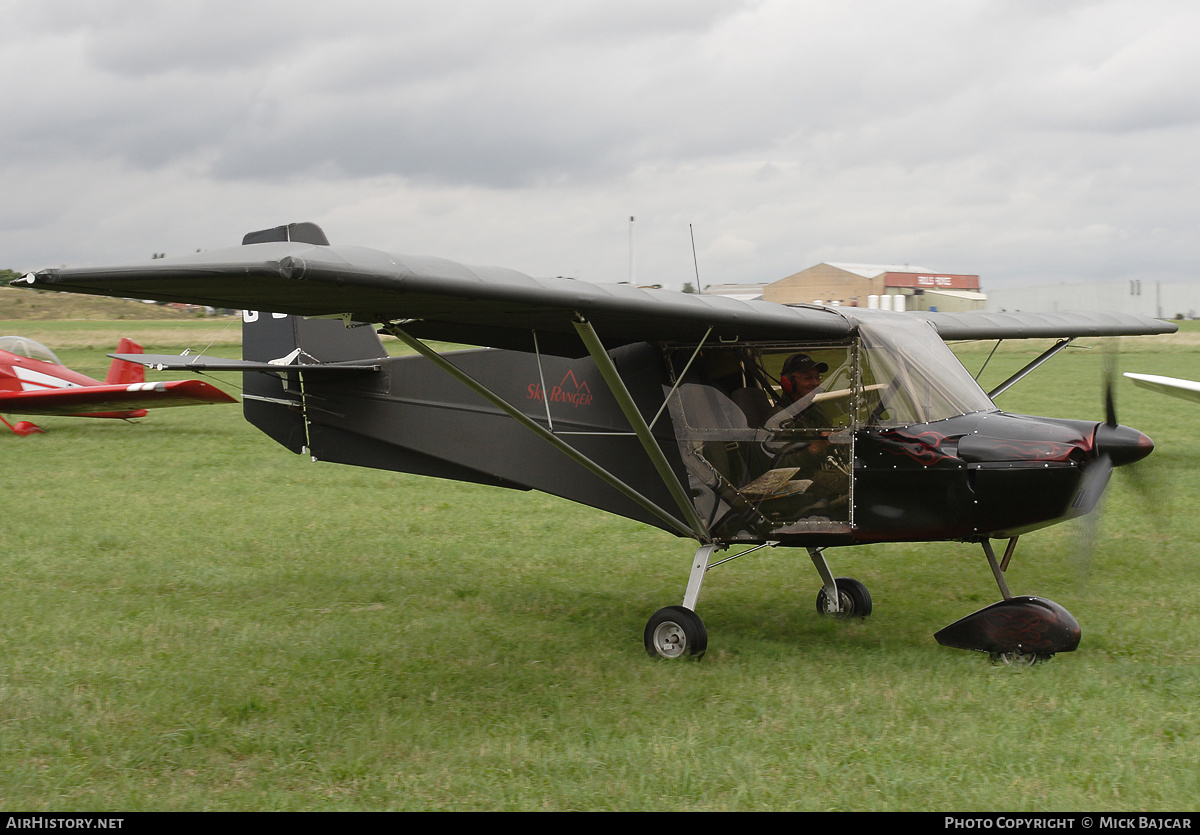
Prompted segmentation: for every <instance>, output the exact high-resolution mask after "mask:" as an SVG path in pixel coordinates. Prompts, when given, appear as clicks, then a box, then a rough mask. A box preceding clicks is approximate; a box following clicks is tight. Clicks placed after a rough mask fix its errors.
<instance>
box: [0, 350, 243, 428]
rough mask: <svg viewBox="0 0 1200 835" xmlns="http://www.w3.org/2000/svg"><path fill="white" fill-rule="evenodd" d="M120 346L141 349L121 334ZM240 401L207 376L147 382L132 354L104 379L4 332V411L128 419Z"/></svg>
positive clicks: (0, 366)
mask: <svg viewBox="0 0 1200 835" xmlns="http://www.w3.org/2000/svg"><path fill="white" fill-rule="evenodd" d="M117 351H118V352H120V353H121V354H123V355H125V356H133V355H134V354H140V353H141V351H142V349H141V346H140V345H137V344H135V343H134V342H131V341H130V340H128V339H122V340H121V341H120V342H119V343H118V344H117ZM236 402H237V401H236V400H234V399H233V398H232V397H230V396H229V395H227V394H225V392H223V391H221V390H220V389H218V388H217V387H216V386H213V385H210V384H208V383H206V382H204V381H203V380H176V381H172V382H161V383H148V382H146V376H145V370H144V368H143V367H142V365H140V364H138V363H137V362H136V361H129V360H119V359H114V360H113V362H112V365H111V366H109V369H108V376H107V377H105V379H104V382H103V383H102V382H100V381H99V380H93V379H92V378H91V377H88V376H85V375H83V374H80V373H79V372H77V371H72V370H71V369H69V368H67V367H66V366H65V365H63V364H62V361H61V360H59V358H58V357H57V356H55V354H54V352H53V351H51V350H50V349H49V348H47V347H46V346H45V345H43V344H41V343H40V342H35V341H34V340H32V339H27V338H26V337H24V336H0V412H7V413H16V414H21V415H70V416H75V417H96V418H121V419H124V420H128V419H130V418H140V417H145V415H146V410H147V409H161V408H164V407H167V406H199V405H203V404H205V403H236ZM0 423H3V424H4V425H5V426H7V427H8V428H9V429H11V430H12V431H13V432H15V433H16V434H18V435H31V434H33V433H35V432H44V431H45V430H43V429H42V428H41V427H39V426H37V425H35V424H33V423H30V422H29V421H27V420H21V421H17V422H16V423H15V424H14V423H9V422H8V421H7V420H5V419H4V418H2V417H0Z"/></svg>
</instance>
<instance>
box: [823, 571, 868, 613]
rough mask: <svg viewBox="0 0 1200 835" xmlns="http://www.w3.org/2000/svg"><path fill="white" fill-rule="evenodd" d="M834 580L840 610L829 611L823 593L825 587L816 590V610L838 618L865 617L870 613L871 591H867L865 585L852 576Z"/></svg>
mask: <svg viewBox="0 0 1200 835" xmlns="http://www.w3.org/2000/svg"><path fill="white" fill-rule="evenodd" d="M834 582H836V583H837V589H838V597H839V598H840V602H841V607H840V608H841V611H840V612H830V611H829V609H828V607H827V606H826V602H827V600H828V598H827V596H826V594H825V587H824V586H822V587H821V590H820V591H819V592H817V612H818V613H820V614H822V615H827V616H829V617H833V618H838V619H839V620H842V619H844V618H865V617H868V616H869V615H870V614H871V593H870V592H869V591H867V587H866V586H864V585H863V584H862V583H860V582H858V580H855V579H854V578H853V577H838V578H837V579H836V580H835V581H834Z"/></svg>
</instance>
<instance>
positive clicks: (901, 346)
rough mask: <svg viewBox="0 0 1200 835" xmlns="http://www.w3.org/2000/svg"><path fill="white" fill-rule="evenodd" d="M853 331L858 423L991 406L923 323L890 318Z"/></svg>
mask: <svg viewBox="0 0 1200 835" xmlns="http://www.w3.org/2000/svg"><path fill="white" fill-rule="evenodd" d="M859 335H860V339H861V345H862V385H863V393H864V395H865V396H864V397H863V398H861V400H860V404H859V415H858V421H857V422H858V423H859V424H860V425H882V426H908V425H911V424H914V423H929V422H930V421H934V420H943V419H945V418H949V417H954V416H955V415H965V414H969V413H971V412H982V411H990V410H993V409H995V408H996V407H995V405H994V404H993V403H992V401H991V400H990V399H989V398H988V396H987V394H986V393H984V391H983V389H981V388H980V387H979V384H978V383H977V382H975V379H974V378H973V377H972V376H971V375H970V374H969V373H968V372H967V370H966V369H965V368H963V366H962V363H960V362H959V361H958V358H957V357H955V356H954V352H953V351H951V350H950V349H949V348H948V347H947V346H946V343H945V342H943V341H942V338H941V337H940V336H938V334H937V331H935V330H934V329H933V326H932V325H930V324H929V323H928V322H926V321H924V320H922V319H916V318H913V319H903V318H900V317H893V318H889V319H888V321H887V322H886V323H885V324H884V323H880V324H876V323H869V324H868V323H862V324H860V326H859Z"/></svg>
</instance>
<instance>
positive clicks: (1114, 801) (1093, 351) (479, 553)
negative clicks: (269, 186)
mask: <svg viewBox="0 0 1200 835" xmlns="http://www.w3.org/2000/svg"><path fill="white" fill-rule="evenodd" d="M1184 325H1185V327H1186V328H1187V329H1186V330H1185V331H1184V332H1183V333H1181V334H1180V335H1178V336H1177V337H1170V338H1161V339H1160V338H1155V339H1148V340H1142V341H1138V340H1128V339H1127V340H1123V343H1122V345H1121V354H1120V367H1121V369H1122V370H1127V371H1143V372H1148V373H1161V374H1168V375H1173V376H1182V377H1190V378H1197V377H1200V362H1198V360H1200V344H1198V342H1200V340H1198V339H1197V337H1200V333H1198V332H1197V331H1196V330H1195V329H1194V328H1192V327H1191V323H1184ZM223 327H224V323H213V322H208V321H195V322H191V321H185V322H161V323H159V322H137V323H129V322H125V323H120V322H118V323H102V322H20V323H19V322H0V333H21V334H24V335H27V336H31V337H33V338H36V339H39V340H40V341H43V342H45V343H46V344H48V345H50V346H51V347H52V348H54V349H56V350H58V351H59V353H60V356H61V357H62V358H63V359H64V360H65V361H66V362H67V363H68V364H69V365H71V366H72V367H75V368H77V369H78V370H81V371H84V372H86V373H91V374H92V375H93V376H103V373H104V370H105V368H106V367H107V365H108V360H107V359H106V358H105V357H104V353H105V352H106V351H108V350H112V349H113V347H114V346H115V344H116V340H117V338H118V337H119V336H122V335H131V336H134V337H135V338H137V339H139V340H140V341H141V342H142V344H143V345H144V346H145V347H146V349H147V351H157V350H169V351H178V350H179V349H180V348H182V347H190V348H192V349H193V351H199V350H200V349H202V348H204V347H205V346H206V345H208V344H210V342H211V344H213V345H214V348H213V351H214V352H215V353H219V354H222V355H225V356H236V355H237V352H238V349H237V341H238V327H237V325H236V323H235V324H234V325H233V326H232V328H230V329H229V330H227V331H223V330H222V329H223ZM1044 347H1045V345H1044V344H1040V345H1038V346H1022V348H1020V349H1016V348H1011V347H1009V346H1006V347H1005V350H1003V351H1002V352H999V353H998V354H997V355H996V357H995V358H993V360H992V362H991V364H990V365H989V368H988V371H987V372H986V374H985V376H984V378H983V379H984V384H985V387H986V386H987V385H988V383H989V382H990V383H991V384H993V385H994V384H995V383H996V382H998V381H999V380H1002V379H1004V377H1006V376H1007V375H1008V373H1010V372H1011V370H1012V369H1014V368H1015V367H1018V366H1019V365H1021V364H1022V363H1023V362H1024V361H1026V360H1027V359H1028V358H1029V356H1030V355H1032V353H1036V351H1039V350H1041V349H1042V348H1044ZM989 349H990V346H988V348H982V347H980V346H970V347H967V348H965V349H964V361H965V363H966V364H967V366H968V367H969V368H971V369H972V370H975V369H976V368H978V366H979V364H981V363H982V361H983V359H984V357H986V355H987V354H986V351H987V350H989ZM1102 351H1103V348H1102V347H1101V346H1099V345H1095V346H1093V347H1091V348H1080V349H1071V350H1070V351H1068V352H1066V354H1065V355H1064V356H1060V357H1059V358H1057V359H1055V360H1054V361H1052V362H1051V363H1050V364H1049V365H1047V366H1045V367H1044V368H1043V369H1042V370H1040V371H1039V372H1037V373H1036V374H1035V375H1034V376H1033V377H1032V378H1030V379H1028V380H1026V381H1024V382H1023V383H1021V384H1019V385H1018V386H1017V387H1016V388H1014V389H1012V390H1011V391H1010V392H1008V393H1006V394H1005V395H1003V396H1002V397H1001V398H1000V400H999V405H1000V406H1001V407H1002V408H1005V409H1007V410H1010V411H1014V412H1023V413H1029V414H1044V415H1053V416H1062V417H1079V418H1091V419H1099V418H1101V417H1102V416H1103V407H1102V402H1101V366H1102V362H1101V356H1100V355H1101V353H1102ZM151 376H159V377H161V376H162V375H154V374H153V373H152V374H151ZM236 383H237V379H236V378H224V382H222V383H221V384H222V386H223V388H225V389H226V390H227V391H230V392H231V393H236V391H237V386H236ZM1118 392H1119V398H1118V409H1119V414H1120V418H1121V422H1122V423H1126V424H1129V425H1132V426H1136V427H1138V428H1139V429H1142V430H1143V431H1145V432H1147V433H1148V434H1149V435H1151V436H1152V437H1153V438H1154V440H1155V441H1156V443H1157V445H1158V446H1157V451H1156V452H1155V454H1154V455H1153V456H1151V457H1150V458H1149V459H1148V460H1147V461H1145V462H1143V466H1141V467H1140V469H1139V470H1137V471H1136V472H1134V473H1129V472H1126V471H1125V470H1121V471H1118V472H1117V473H1116V474H1115V476H1114V479H1113V484H1112V486H1111V487H1110V490H1109V493H1108V496H1107V498H1106V501H1105V504H1104V506H1103V508H1102V511H1101V512H1102V516H1101V518H1100V519H1099V520H1098V524H1097V526H1096V532H1095V545H1094V548H1092V549H1091V550H1090V551H1089V550H1088V549H1086V548H1085V547H1084V546H1083V543H1082V539H1083V536H1082V534H1083V533H1084V532H1085V531H1086V528H1087V526H1086V525H1084V524H1081V523H1072V524H1070V525H1062V526H1058V527H1056V528H1053V529H1050V530H1047V531H1043V532H1039V533H1036V534H1033V535H1030V536H1028V537H1026V538H1024V539H1022V542H1021V547H1020V549H1019V550H1018V553H1017V557H1016V558H1015V560H1014V563H1013V565H1012V567H1011V569H1010V571H1009V576H1008V581H1009V584H1010V586H1011V587H1012V589H1013V591H1014V593H1016V594H1035V593H1036V594H1042V595H1045V596H1047V597H1050V598H1052V599H1054V600H1056V601H1058V602H1059V603H1061V604H1063V605H1064V606H1066V607H1067V608H1068V609H1070V610H1071V611H1072V613H1073V614H1074V615H1075V616H1076V617H1077V618H1078V619H1079V621H1080V623H1081V624H1082V627H1083V642H1082V645H1081V646H1080V648H1079V650H1078V651H1077V652H1075V653H1070V654H1064V655H1060V656H1058V657H1056V658H1055V659H1053V660H1052V661H1050V662H1049V663H1047V664H1043V665H1039V666H1037V667H1033V668H1028V669H1012V668H1004V667H995V666H992V665H990V664H989V663H988V661H987V659H986V657H984V656H980V655H977V654H974V653H966V652H962V651H958V650H950V649H946V648H943V647H940V646H938V645H937V644H936V643H935V641H934V640H933V637H932V635H933V632H935V631H936V630H937V629H939V628H941V627H942V626H944V625H946V624H948V623H950V622H951V621H953V620H955V619H957V618H959V617H961V616H963V615H965V614H968V613H969V612H972V611H974V610H975V609H978V608H980V607H981V606H983V605H986V604H987V603H990V602H992V601H993V600H995V599H998V593H997V591H996V588H995V584H994V582H993V580H992V578H991V575H990V572H989V571H988V568H987V565H986V562H985V561H984V559H983V557H982V554H981V551H980V549H979V548H978V546H972V545H963V544H956V543H937V544H924V545H916V546H907V545H887V546H877V547H874V546H873V547H869V548H868V547H864V548H856V549H842V550H834V551H831V552H830V554H829V556H830V561H831V563H832V564H833V566H834V570H835V571H836V572H838V573H839V574H840V575H851V576H855V577H857V578H859V579H861V580H862V581H864V582H865V583H866V584H867V585H868V587H869V588H870V590H871V594H872V596H873V597H874V601H875V613H874V615H873V616H872V617H871V618H870V619H869V620H867V621H865V622H855V623H841V622H830V621H827V620H824V619H821V618H819V617H818V616H817V614H816V612H815V608H814V603H813V601H814V597H815V594H816V591H817V588H818V586H819V581H818V579H817V577H816V573H815V571H814V570H813V568H812V565H811V563H810V562H809V560H808V558H807V556H806V555H805V554H804V553H803V552H797V551H792V550H786V549H779V550H775V551H768V552H766V553H764V554H762V555H761V556H759V555H756V556H753V557H749V558H747V559H745V560H742V561H737V562H734V563H732V564H730V565H728V566H723V567H721V568H719V569H717V570H716V571H714V572H712V573H711V574H710V576H709V578H708V580H707V581H706V584H705V588H704V592H703V594H702V596H701V598H700V603H699V607H698V608H699V612H700V613H701V615H702V616H703V618H704V620H705V623H706V624H707V626H708V629H709V636H710V643H709V647H710V648H709V652H708V654H707V656H705V658H704V659H703V660H702V661H700V662H699V663H688V662H684V663H656V662H652V661H651V660H650V659H648V658H647V657H646V655H645V653H644V651H643V649H642V643H641V634H642V628H643V626H644V624H645V621H646V619H647V618H648V617H649V615H650V614H651V613H652V612H654V611H655V610H656V609H657V608H659V607H660V606H664V605H669V604H673V603H678V602H679V601H680V599H681V598H682V594H683V589H684V585H685V583H686V579H687V572H688V567H689V565H690V560H691V555H692V552H693V550H694V546H693V544H692V543H691V542H690V541H687V540H680V539H676V538H674V537H672V536H669V535H667V534H664V533H662V532H660V531H657V530H654V529H651V528H648V527H646V526H644V525H641V524H638V523H634V522H629V521H627V520H623V519H618V518H614V517H611V516H606V515H604V514H601V513H599V512H597V511H593V510H590V509H587V508H583V507H579V506H576V505H572V504H569V503H566V502H563V501H560V500H558V499H554V498H551V497H547V496H544V495H540V494H532V493H530V494H527V493H515V492H509V491H503V490H499V489H495V488H486V487H479V486H473V485H466V484H458V483H451V482H442V481H435V480H430V479H423V478H419V477H413V476H405V475H401V474H394V473H385V472H380V471H373V470H364V469H356V468H351V467H340V466H336V465H328V464H313V463H310V462H309V461H308V460H307V459H305V458H302V457H299V456H294V455H291V454H289V453H288V452H286V451H285V450H284V449H283V448H281V447H279V446H276V445H275V444H274V443H273V442H271V441H270V440H268V439H267V438H266V437H265V436H262V435H260V434H259V433H257V432H256V431H255V430H253V429H252V428H251V427H250V426H249V425H248V424H246V423H245V422H244V421H243V420H242V419H241V415H240V410H239V409H238V408H237V407H234V406H228V407H216V406H214V407H204V408H194V409H168V410H162V411H159V412H152V413H151V415H150V416H149V418H147V419H146V420H144V421H143V422H141V423H139V424H137V425H131V424H126V423H121V422H115V421H111V422H110V421H98V420H84V419H72V418H39V419H37V422H38V423H39V424H40V425H41V426H43V427H44V428H45V429H47V430H48V432H47V434H45V435H37V436H31V437H28V438H18V437H16V436H13V435H4V436H0V503H2V504H0V513H2V515H0V518H2V519H3V523H4V528H3V530H4V533H3V538H2V540H0V559H2V562H3V565H4V567H5V572H6V573H5V576H6V581H7V582H6V589H7V594H6V595H5V605H4V607H3V609H2V613H0V618H2V621H0V798H2V800H0V806H3V807H4V808H5V809H7V810H9V811H17V810H26V811H51V810H53V811H67V810H120V811H137V810H355V809H365V810H427V809H439V810H543V809H544V810H568V809H580V810H636V809H656V810H753V809H759V810H775V809H781V810H946V811H949V810H955V811H1038V810H1047V811H1073V810H1074V811H1079V810H1086V811H1195V810H1196V809H1197V807H1198V801H1197V798H1200V716H1198V715H1197V711H1196V704H1197V701H1198V699H1200V605H1198V604H1197V601H1198V599H1200V561H1198V560H1197V558H1196V555H1195V553H1194V551H1195V548H1194V543H1195V540H1196V536H1195V533H1194V530H1195V517H1194V516H1193V515H1192V514H1194V513H1196V512H1197V511H1198V510H1200V495H1198V493H1197V488H1196V477H1195V474H1196V472H1197V467H1198V466H1200V439H1198V438H1197V435H1198V433H1197V429H1198V428H1200V412H1198V411H1197V408H1196V407H1195V406H1194V405H1189V404H1187V403H1185V402H1183V401H1179V400H1175V399H1172V398H1167V397H1163V396H1160V395H1155V394H1153V393H1151V392H1146V391H1143V390H1141V389H1136V388H1134V387H1133V386H1132V385H1130V384H1129V383H1128V381H1123V382H1122V384H1121V385H1120V386H1119V390H1118Z"/></svg>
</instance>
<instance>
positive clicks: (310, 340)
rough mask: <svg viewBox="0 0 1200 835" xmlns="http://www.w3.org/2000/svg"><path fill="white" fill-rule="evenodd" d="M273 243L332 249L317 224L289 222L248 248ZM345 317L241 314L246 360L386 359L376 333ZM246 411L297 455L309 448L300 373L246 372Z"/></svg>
mask: <svg viewBox="0 0 1200 835" xmlns="http://www.w3.org/2000/svg"><path fill="white" fill-rule="evenodd" d="M272 241H294V242H301V243H309V244H313V245H315V246H329V240H328V239H327V238H326V237H325V232H324V231H323V230H322V229H321V227H319V226H317V225H316V224H315V223H289V224H287V225H286V226H276V227H275V228H273V229H263V230H260V231H257V232H251V233H249V234H248V235H246V236H245V237H244V238H243V239H242V244H243V245H244V246H253V245H254V244H259V243H267V242H272ZM348 324H349V323H345V322H343V321H342V320H340V319H304V318H302V317H298V316H290V315H287V314H284V313H261V312H259V311H255V310H244V311H242V359H244V360H250V361H252V362H271V361H273V360H282V361H283V362H284V363H286V362H290V361H292V358H293V357H294V355H295V354H296V352H299V353H300V354H301V355H302V356H303V357H304V359H305V360H307V361H310V362H311V361H314V360H315V361H317V362H346V361H348V360H358V359H379V358H383V357H386V356H387V355H388V354H387V351H386V350H384V347H383V343H382V342H380V341H379V337H378V336H376V335H375V329H374V328H371V327H366V326H361V325H359V326H357V327H348ZM242 385H243V387H244V391H243V394H242V399H243V405H242V410H243V413H244V414H245V416H246V420H248V421H249V422H250V423H252V424H254V425H255V426H256V427H258V429H259V430H260V431H262V432H263V433H265V434H267V435H269V436H270V437H272V438H274V439H275V440H276V441H278V442H279V443H281V444H283V445H284V446H285V447H287V448H288V449H290V450H291V451H292V452H301V451H302V450H303V449H304V447H305V446H306V438H307V433H306V431H305V425H304V404H303V402H302V398H301V392H300V381H299V375H298V374H297V373H296V372H289V373H287V374H283V375H276V374H263V373H260V372H246V373H244V374H243V375H242Z"/></svg>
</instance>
